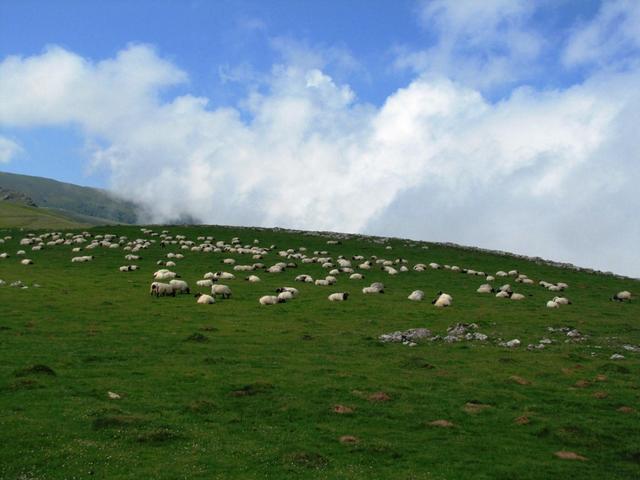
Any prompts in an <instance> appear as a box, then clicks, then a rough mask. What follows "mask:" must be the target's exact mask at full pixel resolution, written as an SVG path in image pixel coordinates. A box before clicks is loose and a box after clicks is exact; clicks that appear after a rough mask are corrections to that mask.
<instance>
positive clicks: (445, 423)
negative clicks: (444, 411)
mask: <svg viewBox="0 0 640 480" xmlns="http://www.w3.org/2000/svg"><path fill="white" fill-rule="evenodd" d="M429 425H431V426H433V427H442V428H451V427H453V426H454V424H453V423H451V422H450V421H449V420H434V421H433V422H429Z"/></svg>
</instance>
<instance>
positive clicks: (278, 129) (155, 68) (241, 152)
mask: <svg viewBox="0 0 640 480" xmlns="http://www.w3.org/2000/svg"><path fill="white" fill-rule="evenodd" d="M494 3H495V5H494ZM474 4H475V5H477V3H475V2H474ZM527 4H528V2H527V3H524V2H523V3H519V2H506V5H508V6H509V8H508V9H505V8H502V7H501V5H502V4H501V2H498V1H496V2H487V3H486V5H488V6H489V7H491V6H494V7H495V8H489V7H487V8H488V10H487V9H485V10H482V11H481V12H476V13H475V14H474V16H473V18H469V12H468V11H467V12H465V11H464V9H462V10H456V8H457V7H455V5H458V3H457V2H446V3H443V2H430V3H429V4H427V5H426V7H425V10H424V14H423V16H422V17H421V18H422V21H423V22H424V24H425V26H428V25H429V24H430V23H429V22H431V24H433V25H435V28H436V30H437V32H445V31H446V32H448V33H446V34H445V33H439V40H438V42H437V43H436V44H435V46H434V47H431V48H430V49H428V50H426V51H424V52H414V53H415V55H414V56H413V58H414V60H415V59H419V60H420V62H418V61H415V62H414V63H413V64H412V65H413V66H412V68H414V70H415V76H414V79H413V80H412V81H410V82H409V83H408V84H407V85H406V86H405V87H404V88H401V89H398V90H397V91H395V92H392V93H391V94H390V95H389V96H388V97H387V98H386V100H385V102H384V103H383V104H382V105H380V106H374V105H370V104H367V103H364V102H361V101H359V100H358V97H357V94H356V92H354V91H353V90H352V88H351V87H350V86H349V85H348V84H346V83H340V82H338V81H337V80H336V79H334V78H332V77H330V76H329V75H328V74H327V73H326V72H325V71H323V70H322V69H320V68H316V67H315V66H314V65H313V64H310V63H309V62H308V61H305V62H301V63H298V62H296V61H295V60H292V59H291V58H288V59H287V60H286V61H283V62H282V63H281V64H277V65H274V66H273V67H272V69H271V71H270V72H269V73H268V74H267V75H264V78H261V79H260V82H261V88H260V89H253V90H250V91H249V93H248V94H247V95H246V97H245V98H244V99H243V101H242V102H240V104H239V105H238V106H237V107H235V108H218V107H216V106H212V105H209V103H208V100H207V98H203V97H196V96H192V95H188V94H174V95H171V92H172V91H173V90H172V88H174V87H176V86H180V87H181V88H188V80H189V77H188V74H187V72H184V71H182V70H181V69H180V68H178V67H177V66H176V65H175V64H173V63H172V62H170V61H168V60H166V59H164V58H162V57H161V56H160V55H159V54H158V53H157V52H156V51H154V49H153V48H152V47H150V46H146V45H130V46H128V47H127V48H125V49H124V50H122V51H120V52H119V53H118V54H117V55H116V56H115V57H114V58H110V59H105V60H102V61H99V62H93V61H90V60H88V59H86V58H82V57H80V56H79V55H77V54H75V53H74V52H71V51H68V50H65V49H63V48H61V47H55V46H54V47H50V48H48V49H47V50H45V51H44V52H43V53H42V54H40V55H35V56H31V57H15V56H14V57H8V58H6V59H4V60H3V61H2V62H1V63H0V126H5V127H12V128H17V127H24V128H26V127H34V126H61V125H62V126H64V125H68V126H73V127H75V128H78V129H80V130H81V131H82V132H83V133H84V134H85V136H86V138H87V139H88V140H90V141H91V144H92V145H94V147H93V150H92V152H91V155H90V159H89V161H90V163H91V164H92V165H93V168H96V169H103V170H105V171H106V172H107V173H108V175H109V178H110V182H111V188H112V189H113V190H114V191H115V192H117V193H119V194H120V195H122V196H124V197H126V198H128V199H131V200H133V201H136V202H138V203H140V204H142V205H144V206H145V209H146V218H144V220H145V221H152V222H167V221H171V220H174V219H176V218H178V217H180V216H184V215H189V216H191V217H193V218H196V219H198V220H199V221H201V222H204V223H219V224H243V225H257V226H258V225H259V226H276V225H277V226H281V227H292V228H302V229H314V230H336V231H348V232H365V233H376V234H384V235H394V236H405V237H412V238H419V239H427V240H441V241H453V242H459V243H466V244H470V245H477V246H482V247H487V248H499V249H505V250H510V251H515V252H518V253H527V254H530V255H539V256H543V257H547V258H552V259H555V260H561V261H571V262H574V263H577V264H579V265H583V266H590V267H594V268H601V269H605V270H614V271H616V272H619V273H623V274H629V275H632V276H638V277H640V256H638V255H637V254H635V253H634V252H635V250H636V248H637V245H638V244H639V243H640V222H638V221H637V216H638V211H639V210H640V208H639V207H640V195H638V194H637V192H636V190H637V185H638V184H639V183H640V139H639V137H638V135H637V131H636V130H637V128H636V126H637V125H638V124H639V122H638V120H640V118H639V117H640V89H638V88H637V86H638V85H640V68H638V66H637V65H636V64H634V63H633V62H631V63H630V62H625V63H624V66H623V67H621V68H600V69H594V70H593V72H592V73H590V74H589V75H587V76H586V77H585V78H584V80H581V81H580V82H577V83H575V84H573V85H571V86H568V87H564V88H558V89H553V90H548V89H547V90H541V89H537V88H534V87H531V86H527V85H521V86H518V87H515V88H513V89H512V90H511V92H510V93H509V95H506V96H505V97H504V98H503V99H502V100H500V101H497V102H491V101H488V100H487V99H486V97H485V95H484V88H485V87H486V86H487V85H488V84H495V82H494V80H495V79H500V80H501V81H502V82H506V83H513V82H517V80H518V77H517V75H516V73H514V74H509V75H507V74H506V73H505V74H502V73H500V72H501V71H502V69H503V68H506V70H504V71H505V72H507V71H508V72H517V65H520V64H521V63H522V62H523V61H528V60H531V59H534V58H537V56H538V55H539V51H540V49H541V48H543V45H544V41H542V40H540V39H538V38H537V37H535V35H534V34H533V33H531V32H529V31H528V30H527V29H526V28H525V27H524V22H525V19H526V18H528V17H529V16H530V15H531V11H530V9H529V8H528V7H527V6H526V5H527ZM502 6H504V5H502ZM625 12H626V11H625ZM610 18H611V15H608V14H606V12H604V11H603V12H601V13H600V14H599V16H597V17H596V18H595V19H594V20H593V22H592V24H584V25H581V26H580V28H576V30H575V32H573V34H572V35H571V36H570V38H568V39H567V41H566V48H565V50H564V51H563V57H562V58H563V61H564V62H565V63H567V64H569V63H571V64H576V63H580V64H582V65H584V64H585V63H586V62H588V63H590V64H594V59H593V58H592V57H591V56H590V55H591V54H590V53H589V54H587V52H592V49H589V48H588V46H589V45H590V44H591V43H592V42H594V41H595V40H594V38H596V37H598V35H600V34H601V33H600V32H601V31H602V29H604V28H605V27H604V26H603V25H605V24H606V23H607V22H611V20H610ZM628 18H631V17H625V19H627V20H625V21H628V22H631V24H632V25H633V19H631V20H629V19H628ZM483 25H484V26H488V27H490V28H489V30H488V32H489V34H487V35H486V36H485V35H481V34H480V32H481V31H482V26H483ZM631 29H632V27H631V26H630V27H628V29H627V30H625V31H631ZM491 32H493V33H491ZM503 34H505V35H507V36H508V38H509V40H508V42H507V44H504V43H502V42H503V41H502V40H501V39H502V38H503ZM620 35H621V39H620V40H616V42H618V46H615V45H609V46H607V45H605V46H604V48H606V52H605V53H603V54H602V55H603V57H599V58H603V59H605V60H606V59H611V58H613V57H615V54H614V50H615V49H616V48H622V47H620V45H622V46H623V47H624V48H633V44H632V43H631V44H630V43H629V42H632V41H635V40H629V38H631V37H630V36H629V35H627V36H624V35H623V33H620ZM634 38H637V37H634ZM625 42H626V43H625ZM461 45H466V47H465V49H464V50H465V51H464V52H463V53H460V52H458V49H459V48H460V46H461ZM474 49H475V50H474ZM474 51H482V52H485V53H486V52H489V53H487V54H485V55H484V56H483V57H482V58H483V60H482V61H480V60H477V59H476V60H473V58H474V57H473V55H471V54H470V53H469V52H474ZM491 52H494V53H491ZM495 52H497V53H495ZM295 53H296V55H291V56H290V57H293V58H300V57H304V56H303V55H301V54H300V52H297V51H296V52H295ZM405 53H406V52H405ZM403 55H405V54H403ZM312 57H313V56H312V55H309V56H308V57H307V58H312ZM605 57H606V58H605ZM407 58H409V57H407V56H406V55H405V56H404V57H399V59H398V61H399V62H406V61H407ZM456 58H458V59H460V60H461V61H463V63H462V65H464V66H465V68H463V69H461V70H460V72H461V74H460V75H454V74H452V73H451V72H452V68H453V65H454V64H453V63H452V59H456ZM603 61H604V60H603ZM607 61H608V62H609V64H611V61H610V60H607ZM421 62H422V63H421ZM478 62H479V63H478ZM430 65H431V66H433V68H430V67H429V66H430ZM434 65H435V66H434ZM507 67H508V68H507ZM514 68H515V69H514ZM474 71H475V72H484V73H487V78H488V80H487V82H476V81H467V78H468V77H469V75H467V73H469V72H474ZM489 73H491V74H490V75H489ZM2 142H6V139H1V138H0V161H2V159H3V158H10V157H11V155H13V154H12V153H10V154H5V153H3V152H5V151H8V150H7V148H9V149H10V148H11V146H9V147H6V143H4V144H3V143H2ZM3 145H4V146H3ZM9 145H10V144H9ZM7 155H8V156H7ZM5 156H6V157H5Z"/></svg>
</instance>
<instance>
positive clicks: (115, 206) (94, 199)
mask: <svg viewBox="0 0 640 480" xmlns="http://www.w3.org/2000/svg"><path fill="white" fill-rule="evenodd" d="M3 197H6V198H5V200H8V201H11V202H14V203H21V204H23V205H28V206H31V207H33V206H35V205H37V206H38V207H40V208H42V209H47V210H51V211H52V212H54V213H56V214H58V215H62V216H64V217H67V218H70V219H71V220H72V221H75V222H77V223H80V224H85V225H87V224H88V225H99V224H113V223H120V224H134V223H136V222H137V213H136V211H137V206H136V205H135V204H134V203H133V202H129V201H126V200H121V199H119V198H116V197H115V196H113V195H111V194H110V193H109V192H107V191H105V190H101V189H98V188H91V187H81V186H78V185H73V184H71V183H64V182H58V181H56V180H51V179H49V178H42V177H32V176H29V175H18V174H15V173H6V172H0V199H3Z"/></svg>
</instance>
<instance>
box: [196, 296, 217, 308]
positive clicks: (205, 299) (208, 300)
mask: <svg viewBox="0 0 640 480" xmlns="http://www.w3.org/2000/svg"><path fill="white" fill-rule="evenodd" d="M195 297H196V298H197V300H196V303H200V304H204V305H207V304H212V303H215V302H216V299H215V298H214V297H212V296H211V295H206V294H204V293H196V295H195Z"/></svg>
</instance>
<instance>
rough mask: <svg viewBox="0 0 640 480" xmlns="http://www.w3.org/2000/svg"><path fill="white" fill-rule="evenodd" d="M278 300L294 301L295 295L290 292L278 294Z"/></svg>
mask: <svg viewBox="0 0 640 480" xmlns="http://www.w3.org/2000/svg"><path fill="white" fill-rule="evenodd" d="M278 300H284V301H287V300H293V293H291V292H288V291H286V290H285V291H283V292H280V293H278Z"/></svg>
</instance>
